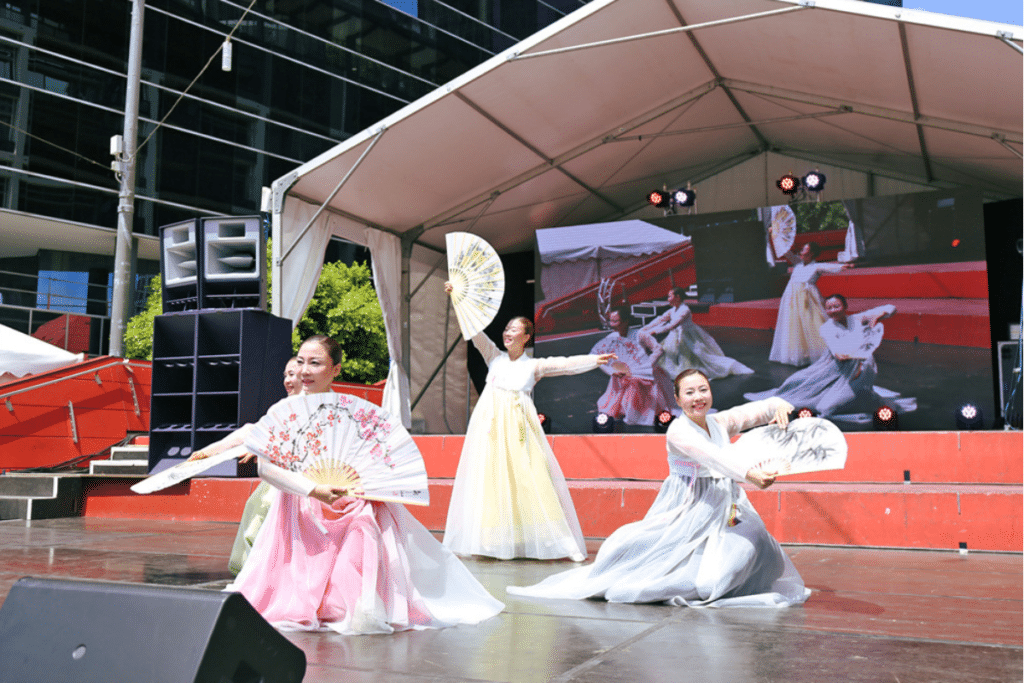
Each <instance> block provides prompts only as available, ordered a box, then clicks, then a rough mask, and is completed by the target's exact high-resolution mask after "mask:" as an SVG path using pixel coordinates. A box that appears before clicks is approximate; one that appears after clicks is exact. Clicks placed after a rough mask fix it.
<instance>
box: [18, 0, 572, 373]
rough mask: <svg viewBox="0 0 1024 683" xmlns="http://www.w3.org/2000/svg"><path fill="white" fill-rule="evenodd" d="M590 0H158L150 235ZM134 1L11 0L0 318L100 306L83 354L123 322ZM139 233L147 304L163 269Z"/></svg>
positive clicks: (250, 194)
mask: <svg viewBox="0 0 1024 683" xmlns="http://www.w3.org/2000/svg"><path fill="white" fill-rule="evenodd" d="M584 2H585V0H388V1H387V2H379V1H376V0H303V1H302V2H298V1H296V0H255V1H254V2H252V4H251V7H250V4H249V2H245V1H244V0H190V1H186V0H146V3H145V11H144V22H143V25H144V28H143V48H142V85H141V90H140V95H139V127H138V129H139V138H138V139H139V144H140V145H141V148H140V149H139V153H138V156H137V161H136V200H135V219H134V231H135V234H136V235H140V236H156V235H157V234H158V233H159V227H160V226H162V225H167V224H170V223H175V222H177V221H180V220H183V219H187V218H193V217H196V216H203V215H215V214H219V215H252V214H254V213H257V212H258V211H259V208H260V198H261V188H262V187H264V186H269V185H270V183H271V182H272V181H273V180H275V179H276V178H278V177H280V176H282V175H284V174H286V173H288V172H289V171H291V170H293V169H294V168H295V167H297V166H298V165H300V164H302V163H304V162H305V161H308V160H309V159H312V158H313V157H315V156H316V155H318V154H320V153H321V152H323V151H325V150H327V149H330V148H331V147H333V146H334V145H336V144H337V143H339V142H341V141H343V140H344V139H346V138H347V137H349V136H351V135H353V134H355V133H357V132H359V131H361V130H363V129H364V128H367V127H368V126H370V125H372V124H373V123H375V122H376V121H378V120H380V119H382V118H384V117H385V116H387V115H389V114H391V113H393V112H395V111H397V110H398V109H400V108H401V107H403V106H405V105H406V104H408V103H410V102H412V101H414V100H416V99H417V98H419V97H421V96H423V95H424V94H426V93H429V92H430V91H432V90H433V89H435V88H437V87H438V86H440V85H443V84H444V83H446V82H447V81H449V80H451V79H452V78H454V77H456V76H458V75H460V74H461V73H463V72H465V71H466V70H468V69H470V68H471V67H473V66H476V65H477V64H479V63H481V62H483V61H485V60H487V59H488V58H490V57H491V56H493V55H495V54H497V53H499V52H501V51H502V50H504V49H506V48H508V47H510V46H512V45H513V44H515V43H516V42H518V41H519V40H521V39H522V38H525V37H526V36H528V35H530V34H531V33H533V32H535V31H537V30H538V29H540V28H543V27H545V26H547V25H548V24H551V23H552V22H554V21H557V20H558V19H560V18H561V17H563V16H565V15H566V14H567V13H569V12H571V11H573V10H574V9H576V8H578V7H580V6H581V5H582V4H583V3H584ZM131 9H132V4H131V3H130V2H127V1H121V2H111V1H110V0H3V2H2V3H0V323H2V324H5V325H8V326H10V327H14V328H15V329H19V330H21V331H23V332H28V333H36V332H37V331H38V329H39V328H40V327H41V326H42V325H44V324H50V325H51V326H58V327H59V326H60V325H61V324H63V325H64V327H63V328H62V329H61V330H58V331H57V333H56V336H57V337H60V335H61V334H64V336H65V337H66V336H67V334H68V328H69V319H70V316H69V315H64V313H68V314H74V315H85V316H93V317H92V330H93V331H92V333H91V338H92V341H91V342H90V343H89V345H88V348H85V346H84V342H83V343H82V346H80V347H78V348H75V349H73V350H86V351H89V352H91V353H97V352H100V351H101V350H102V349H103V346H104V345H103V340H104V339H105V338H106V335H107V334H108V328H107V329H104V328H103V326H104V325H105V324H107V318H106V316H107V315H109V312H108V303H109V300H110V291H111V289H110V282H111V277H112V276H111V272H112V270H113V258H112V257H113V251H114V239H113V235H114V234H115V233H114V229H115V228H116V225H117V205H118V189H119V184H118V180H117V178H116V177H115V175H114V173H113V172H112V171H111V168H110V165H111V162H112V160H113V159H112V157H111V154H110V144H111V142H110V140H111V137H112V136H114V135H119V134H121V133H122V131H123V129H124V116H123V111H124V107H125V85H126V81H127V79H126V71H127V61H128V51H129V38H130V30H131ZM240 20H241V21H240ZM236 24H237V25H238V26H237V30H235V32H234V34H233V36H232V38H231V44H232V60H231V61H232V64H231V70H230V71H224V70H222V65H221V57H220V55H219V54H218V50H220V47H221V45H222V43H223V42H224V40H225V37H226V36H227V35H228V34H229V33H230V32H231V31H232V29H234V28H235V26H236ZM211 59H212V61H211ZM208 62H210V63H209V65H208V64H207V63H208ZM193 81H194V82H193ZM186 91H187V92H186ZM182 93H186V94H184V95H183V94H182ZM161 121H163V123H162V124H161V125H159V127H158V123H159V122H161ZM141 244H142V247H140V251H139V257H138V258H139V260H138V262H137V270H136V272H137V273H138V274H140V275H141V276H142V277H140V278H139V279H138V280H137V290H138V291H137V292H136V297H135V302H136V305H137V306H138V305H140V304H142V303H143V302H144V297H145V284H146V282H148V280H147V278H146V276H147V275H151V274H153V273H156V272H158V271H159V252H158V249H157V247H156V244H155V242H154V241H153V240H152V239H150V240H149V242H148V243H147V242H146V239H145V238H142V240H141ZM80 245H86V246H80ZM97 245H99V246H97ZM55 318H64V319H65V320H64V322H63V323H60V322H53V321H54V319H55ZM97 330H98V331H97ZM37 336H38V335H37ZM69 348H70V347H69Z"/></svg>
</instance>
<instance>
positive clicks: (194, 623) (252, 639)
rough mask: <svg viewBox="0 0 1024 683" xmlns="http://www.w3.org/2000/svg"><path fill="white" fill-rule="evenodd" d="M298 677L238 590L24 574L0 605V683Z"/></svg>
mask: <svg viewBox="0 0 1024 683" xmlns="http://www.w3.org/2000/svg"><path fill="white" fill-rule="evenodd" d="M305 671H306V657H305V655H304V654H303V652H302V650H300V649H299V648H298V647H296V646H295V645H293V644H292V643H291V642H290V641H288V639H287V638H285V637H284V636H283V635H281V634H280V633H278V632H277V631H276V630H274V628H273V627H272V626H271V625H270V624H268V623H267V621H266V620H265V619H264V618H263V617H261V616H260V615H259V613H258V612H257V611H256V610H255V609H254V608H253V607H252V605H250V604H249V602H248V601H247V600H246V599H245V598H244V597H242V595H241V594H240V593H221V592H217V591H211V590H198V589H192V588H173V587H169V586H153V585H140V584H123V583H107V582H99V581H63V580H54V579H39V578H32V577H28V578H23V579H21V580H19V581H18V582H17V583H15V584H14V586H13V587H12V588H11V591H10V593H8V595H7V599H6V600H5V601H4V603H3V607H2V608H0V682H2V683H8V682H10V683H26V682H29V681H31V682H32V683H51V682H52V683H68V682H69V681H74V682H75V683H101V682H102V683H120V682H123V683H193V682H195V683H199V682H202V683H276V682H280V683H299V681H301V680H302V677H303V675H304V674H305Z"/></svg>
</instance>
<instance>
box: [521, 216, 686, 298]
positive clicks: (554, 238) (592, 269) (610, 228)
mask: <svg viewBox="0 0 1024 683" xmlns="http://www.w3.org/2000/svg"><path fill="white" fill-rule="evenodd" d="M686 241H689V238H688V237H683V236H682V235H680V234H679V233H677V232H672V231H671V230H666V229H665V228H659V227H658V226H656V225H651V224H650V223H645V222H644V221H638V220H632V221H611V222H608V223H596V224H594V225H581V226H575V227H569V228H547V229H543V230H538V231H537V256H538V257H539V260H540V263H541V270H540V284H541V290H542V291H543V293H544V295H543V298H544V300H545V301H547V300H549V299H556V298H558V297H560V296H563V295H565V294H569V293H570V292H573V291H575V290H576V289H578V288H579V286H580V283H591V282H598V281H599V280H600V279H601V278H602V277H607V276H609V275H612V274H614V273H617V272H620V271H622V270H625V269H626V268H629V267H631V266H635V265H636V264H638V263H640V262H642V261H643V260H644V259H646V258H647V257H649V256H651V255H652V254H659V253H661V252H663V251H665V250H666V249H671V248H672V247H674V246H676V245H678V244H682V243H683V242H686Z"/></svg>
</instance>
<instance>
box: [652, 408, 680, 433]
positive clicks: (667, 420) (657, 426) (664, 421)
mask: <svg viewBox="0 0 1024 683" xmlns="http://www.w3.org/2000/svg"><path fill="white" fill-rule="evenodd" d="M674 419H675V416H674V415H673V414H672V413H671V412H670V411H668V410H663V411H661V412H660V413H658V414H657V415H655V416H654V431H655V432H657V433H658V434H664V433H665V432H667V431H668V426H669V425H670V424H672V420H674Z"/></svg>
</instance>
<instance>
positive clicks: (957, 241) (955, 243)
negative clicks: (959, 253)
mask: <svg viewBox="0 0 1024 683" xmlns="http://www.w3.org/2000/svg"><path fill="white" fill-rule="evenodd" d="M949 246H951V247H953V248H954V249H955V248H957V247H959V246H960V238H959V237H956V238H954V239H953V241H952V242H950V243H949Z"/></svg>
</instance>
